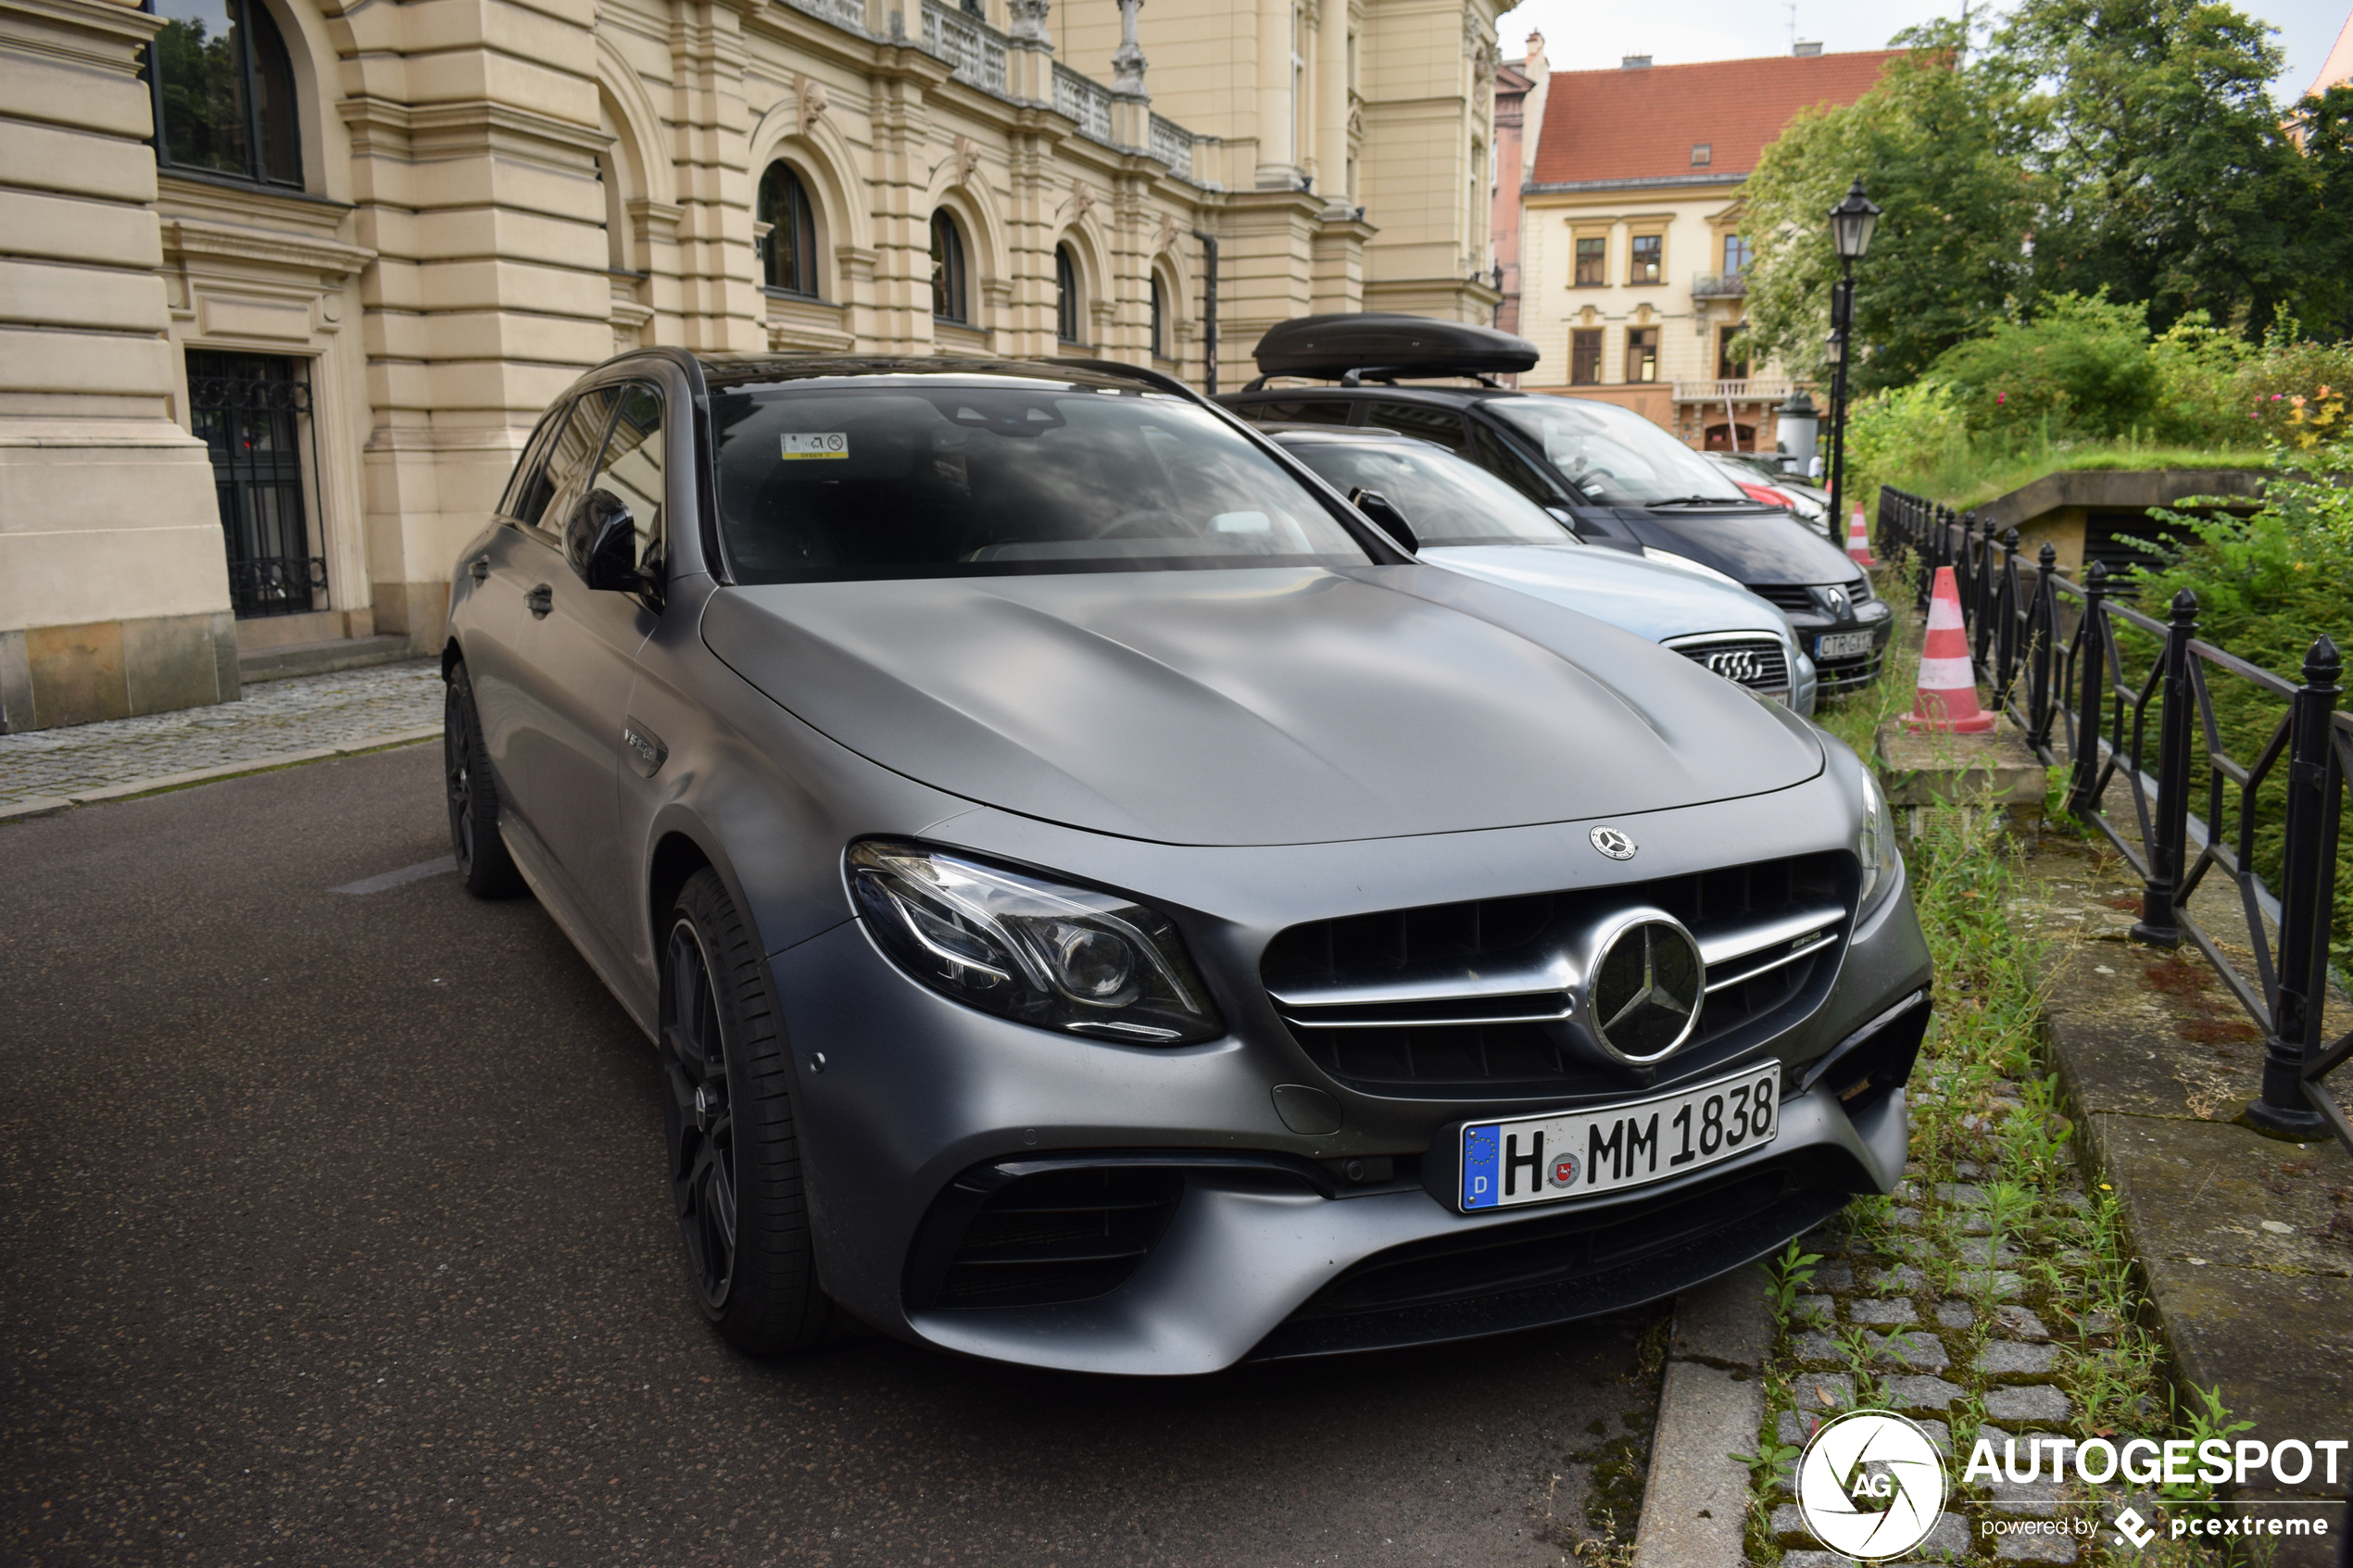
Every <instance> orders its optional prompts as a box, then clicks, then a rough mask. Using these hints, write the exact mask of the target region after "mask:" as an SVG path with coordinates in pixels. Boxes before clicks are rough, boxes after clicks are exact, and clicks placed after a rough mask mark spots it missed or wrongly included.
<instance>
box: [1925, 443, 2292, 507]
mask: <svg viewBox="0 0 2353 1568" xmlns="http://www.w3.org/2000/svg"><path fill="white" fill-rule="evenodd" d="M2270 462H2271V455H2270V454H2269V453H2268V452H2266V451H2264V450H2262V449H2260V448H2256V449H2247V448H2243V447H2213V446H2158V445H2145V444H2144V443H2141V442H2138V441H2133V440H2121V441H2082V442H2076V441H2046V440H2039V439H2037V440H2030V441H2028V442H2026V443H2024V444H2023V445H2016V446H2012V445H2010V444H2008V443H2006V442H1998V441H1994V440H1991V439H1985V438H1981V439H1980V440H1977V441H1972V442H1969V443H1967V444H1960V445H1953V446H1950V447H1947V448H1946V449H1944V451H1942V452H1940V453H1938V454H1937V457H1936V459H1935V460H1934V461H1933V462H1931V463H1927V464H1924V465H1922V466H1920V467H1919V468H1917V469H1912V470H1906V471H1905V472H1901V473H1894V474H1890V475H1888V476H1887V478H1886V481H1885V482H1886V483H1889V484H1893V485H1894V486H1895V487H1896V488H1897V489H1899V490H1908V491H1910V492H1912V494H1914V495H1931V496H1934V497H1935V498H1936V499H1938V500H1941V501H1943V502H1944V504H1945V505H1947V506H1949V507H1951V508H1953V509H1954V510H1956V511H1964V512H1965V511H1968V510H1969V509H1970V508H1975V507H1982V506H1984V505H1985V504H1986V503H1987V502H1989V501H1994V500H1997V499H1999V498H2000V497H2002V496H2004V495H2008V494H2009V493H2010V492H2011V491H2013V490H2017V489H2020V488H2022V487H2023V486H2025V485H2029V484H2032V483H2034V482H2035V481H2036V480H2038V479H2040V478H2042V477H2043V476H2044V475H2045V474H2051V473H2067V472H2076V471H2082V470H2118V471H2126V472H2130V471H2133V470H2142V469H2259V468H2267V467H2269V466H2270Z"/></svg>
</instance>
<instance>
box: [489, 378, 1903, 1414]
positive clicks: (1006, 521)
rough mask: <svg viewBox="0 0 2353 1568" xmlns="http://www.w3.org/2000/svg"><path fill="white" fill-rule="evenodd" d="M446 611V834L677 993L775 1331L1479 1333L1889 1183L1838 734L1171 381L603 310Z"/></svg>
mask: <svg viewBox="0 0 2353 1568" xmlns="http://www.w3.org/2000/svg"><path fill="white" fill-rule="evenodd" d="M449 626H450V632H449V639H448V643H447V648H446V650H445V652H444V656H443V659H444V666H445V669H446V671H447V679H448V691H447V746H446V755H447V786H448V806H449V822H450V830H451V834H452V837H453V840H454V842H455V845H456V850H457V854H458V857H459V863H460V866H461V868H462V870H463V872H464V874H465V878H466V882H467V884H468V886H469V887H470V888H471V889H472V891H473V892H475V893H476V894H479V895H481V896H484V897H497V896H502V895H509V894H513V893H518V892H521V891H522V890H523V889H525V888H528V889H529V890H530V891H531V892H533V893H535V895H537V897H539V899H540V900H541V902H542V903H543V904H544V905H545V906H546V907H547V910H548V912H549V913H550V914H551V915H552V916H553V917H554V919H555V920H556V922H558V923H559V924H560V926H561V927H562V929H563V930H564V931H565V933H566V934H567V935H569V936H570V937H571V939H572V940H573V943H574V944H575V945H577V947H579V949H580V951H581V952H582V953H583V954H584V955H585V957H586V959H587V960H588V961H589V963H590V964H591V965H593V966H594V967H595V969H596V970H597V972H598V973H599V974H600V975H601V976H602V977H603V979H604V981H605V983H606V985H609V986H610V988H611V990H612V992H613V994H614V996H615V997H618V998H619V999H620V1001H621V1003H622V1005H623V1007H624V1008H626V1009H627V1010H628V1011H629V1013H630V1014H631V1016H632V1017H634V1018H635V1020H636V1021H637V1022H638V1024H639V1025H640V1026H641V1027H642V1028H643V1029H644V1030H645V1032H646V1034H647V1035H648V1037H649V1038H650V1039H651V1040H652V1041H653V1042H654V1045H655V1048H656V1049H657V1051H658V1052H659V1053H660V1058H661V1069H662V1075H663V1079H664V1082H665V1083H666V1085H667V1094H666V1096H665V1100H664V1108H663V1109H664V1113H665V1118H666V1123H667V1141H668V1148H667V1150H666V1158H667V1160H668V1164H669V1171H670V1176H671V1182H672V1190H673V1195H674V1198H675V1206H676V1210H677V1221H678V1224H679V1228H680V1231H681V1234H682V1236H683V1238H684V1241H685V1252H686V1261H687V1265H688V1273H689V1277H690V1279H691V1281H692V1286H693V1289H694V1293H695V1295H696V1297H697V1298H698V1300H699V1302H700V1306H701V1310H702V1311H703V1312H704V1313H705V1314H706V1315H707V1317H708V1318H709V1319H710V1320H711V1322H712V1323H715V1324H716V1325H718V1327H719V1329H720V1330H721V1331H722V1332H723V1333H724V1335H725V1336H726V1337H727V1338H728V1339H729V1340H730V1341H731V1342H733V1343H734V1344H736V1345H737V1346H739V1347H741V1348H744V1349H746V1350H749V1351H755V1352H774V1351H782V1350H789V1349H795V1348H806V1347H809V1346H812V1345H814V1344H817V1343H819V1342H821V1341H822V1340H823V1339H824V1338H825V1336H827V1334H828V1333H829V1331H831V1330H832V1328H833V1327H834V1326H835V1324H836V1323H837V1322H838V1321H839V1320H840V1317H841V1314H844V1313H846V1314H849V1315H850V1316H853V1317H855V1318H856V1319H858V1320H860V1321H862V1322H863V1323H867V1324H869V1325H871V1326H873V1327H875V1328H876V1329H880V1330H882V1331H884V1332H887V1333H889V1334H893V1335H897V1336H900V1337H903V1338H906V1339H911V1340H916V1341H921V1342H923V1343H926V1344H930V1345H934V1346H938V1347H941V1348H947V1349H951V1350H957V1351H962V1352H965V1353H967V1354H971V1355H975V1356H984V1357H992V1358H996V1359H999V1360H1003V1361H1020V1362H1027V1363H1032V1364H1036V1365H1040V1366H1051V1367H1061V1368H1069V1369H1076V1370H1082V1371H1090V1372H1102V1373H1120V1374H1190V1373H1205V1372H1211V1371H1214V1370H1216V1369H1218V1368H1221V1367H1226V1366H1229V1365H1231V1364H1233V1363H1235V1362H1237V1361H1244V1360H1250V1359H1253V1358H1256V1359H1270V1358H1279V1357H1292V1356H1309V1355H1321V1354H1328V1353H1332V1352H1338V1351H1348V1350H1359V1349H1368V1348H1378V1347H1386V1346H1397V1345H1407V1344H1416V1343H1425V1342H1429V1341H1435V1340H1444V1339H1455V1338H1463V1337H1467V1336H1479V1335H1491V1334H1498V1333H1504V1332H1506V1331H1510V1330H1516V1329H1521V1328H1527V1327H1531V1326H1535V1325H1538V1324H1544V1323H1559V1322H1563V1321H1566V1320H1570V1319H1575V1318H1579V1317H1583V1316H1587V1315H1589V1314H1592V1313H1596V1312H1601V1311H1610V1310H1612V1309H1616V1308H1620V1307H1625V1306H1629V1305H1631V1304H1634V1303H1638V1302H1642V1301H1646V1300H1650V1299H1653V1298H1658V1297H1662V1296H1666V1295H1669V1294H1672V1293H1673V1292H1676V1291H1678V1290H1680V1289H1682V1288H1684V1287H1686V1286H1691V1285H1692V1284H1694V1283H1696V1282H1698V1281H1701V1280H1704V1279H1706V1278H1708V1277H1710V1276H1712V1275H1715V1274H1717V1273H1721V1272H1723V1271H1725V1270H1728V1269H1730V1268H1733V1267H1736V1266H1738V1265H1740V1264H1743V1263H1745V1262H1747V1261H1750V1260H1752V1259H1755V1258H1756V1257H1759V1256H1760V1255H1763V1254H1765V1253H1767V1252H1770V1251H1773V1250H1775V1249H1777V1248H1780V1246H1782V1245H1783V1244H1784V1243H1786V1242H1787V1241H1788V1240H1789V1239H1790V1238H1791V1237H1792V1236H1795V1235H1797V1234H1798V1233H1800V1232H1802V1231H1804V1230H1806V1228H1807V1227H1809V1226H1811V1225H1813V1224H1814V1223H1817V1222H1818V1221H1819V1220H1821V1219H1822V1218H1823V1217H1824V1216H1826V1215H1828V1214H1830V1213H1831V1211H1833V1210H1836V1209H1837V1208H1838V1207H1839V1206H1840V1205H1841V1204H1842V1203H1843V1202H1844V1201H1845V1199H1846V1198H1847V1197H1848V1195H1850V1194H1854V1193H1858V1192H1877V1191H1885V1190H1887V1189H1888V1188H1890V1187H1891V1186H1893V1185H1894V1183H1895V1181H1896V1180H1897V1178H1898V1177H1899V1175H1900V1174H1901V1173H1902V1169H1903V1164H1904V1157H1905V1145H1906V1116H1905V1089H1904V1085H1905V1082H1906V1078H1907V1076H1908V1075H1909V1073H1910V1071H1911V1067H1912V1062H1913V1059H1914V1057H1915V1055H1916V1054H1917V1052H1918V1049H1919V1043H1920V1038H1921V1035H1922V1032H1923V1030H1924V1029H1925V1028H1926V1026H1927V1022H1928V1018H1929V1006H1930V978H1931V977H1930V969H1929V960H1928V954H1927V949H1926V947H1925V945H1924V944H1923V942H1922V940H1921V936H1920V932H1919V924H1918V922H1917V921H1916V919H1915V917H1914V915H1913V912H1912V909H1911V901H1910V899H1909V897H1908V896H1907V894H1906V886H1905V872H1904V869H1903V865H1902V862H1901V860H1900V859H1899V858H1898V856H1897V854H1896V851H1895V846H1894V840H1893V837H1892V833H1891V825H1890V821H1889V814H1888V811H1887V809H1886V807H1885V806H1884V804H1883V803H1882V801H1881V797H1880V795H1879V793H1878V792H1877V790H1876V789H1875V787H1874V785H1873V784H1872V781H1871V778H1870V775H1869V772H1868V771H1866V770H1865V769H1864V768H1863V767H1862V766H1861V765H1860V764H1858V762H1857V761H1856V758H1855V757H1854V756H1853V755H1852V754H1851V753H1850V752H1848V751H1847V750H1846V749H1845V748H1844V747H1843V746H1841V745H1839V744H1838V743H1837V742H1836V741H1834V740H1832V739H1831V738H1829V737H1828V736H1826V735H1825V734H1823V733H1822V732H1820V731H1819V730H1818V729H1816V728H1814V727H1813V726H1811V725H1809V724H1808V723H1806V721H1804V720H1802V719H1800V718H1798V717H1797V716H1796V715H1794V714H1793V713H1792V712H1791V711H1790V710H1789V709H1787V708H1785V707H1783V706H1781V705H1780V704H1777V703H1773V702H1770V701H1768V700H1765V699H1764V698H1762V697H1761V696H1757V695H1755V693H1752V692H1750V691H1748V690H1745V689H1743V688H1742V687H1740V686H1738V685H1735V684H1731V683H1730V682H1729V681H1725V680H1722V679H1719V678H1718V676H1716V675H1713V674H1710V673H1709V672H1708V671H1705V670H1704V669H1702V668H1700V667H1698V666H1697V665H1695V664H1693V663H1692V661H1691V660H1689V659H1685V658H1683V657H1681V656H1680V655H1679V654H1677V653H1675V652H1673V651H1671V650H1669V649H1667V648H1663V647H1660V646H1656V645H1655V644H1653V643H1651V642H1648V641H1646V640H1644V639H1643V638H1642V637H1639V636H1636V635H1633V634H1631V633H1626V632H1623V631H1619V630H1617V629H1616V628H1613V627H1611V626H1608V625H1605V624H1604V623H1603V622H1602V621H1596V620H1592V619H1590V618H1588V617H1586V616H1584V615H1581V614H1579V613H1578V612H1577V611H1575V610H1573V609H1570V608H1565V607H1563V606H1561V605H1557V604H1554V603H1548V602H1546V601H1545V600H1543V599H1541V598H1538V597H1534V596H1529V595H1528V594H1524V593H1519V592H1516V591H1514V590H1512V589H1510V588H1508V587H1504V586H1501V585H1498V584H1495V583H1487V582H1483V581H1479V580H1477V579H1474V578H1470V577H1466V576H1465V575H1463V574H1461V573H1459V572H1454V571H1445V570H1443V569H1441V568H1439V567H1435V566H1429V565H1425V564H1422V563H1421V562H1419V561H1417V560H1416V558H1414V556H1413V555H1412V553H1411V552H1410V550H1409V549H1408V548H1406V547H1404V546H1403V545H1402V544H1401V542H1400V541H1399V540H1397V539H1394V538H1392V537H1390V535H1388V534H1387V533H1383V532H1382V531H1381V530H1380V528H1378V526H1377V525H1376V524H1375V523H1374V522H1373V521H1371V520H1370V519H1369V518H1367V517H1366V516H1365V514H1363V513H1361V512H1359V511H1357V510H1356V509H1355V508H1352V507H1351V506H1350V505H1349V504H1348V503H1347V501H1346V500H1345V499H1344V498H1343V497H1342V495H1340V493H1339V492H1338V491H1336V490H1334V489H1333V488H1332V487H1331V486H1330V485H1329V484H1327V483H1326V482H1325V481H1324V480H1322V479H1320V478H1318V477H1317V476H1316V474H1315V471H1314V470H1312V469H1310V468H1308V467H1307V466H1305V465H1304V464H1302V462H1301V461H1300V460H1299V459H1298V458H1296V457H1294V456H1292V455H1291V454H1290V453H1287V452H1285V451H1284V450H1283V449H1282V448H1281V447H1279V446H1278V445H1276V444H1274V443H1272V442H1270V441H1268V440H1267V439H1265V437H1264V436H1262V435H1259V434H1257V433H1255V432H1253V431H1252V430H1251V429H1250V427H1248V426H1247V425H1245V424H1243V423H1241V422H1240V421H1239V420H1237V419H1235V418H1234V417H1233V416H1232V415H1230V414H1227V413H1226V412H1225V411H1223V410H1221V409H1219V408H1216V407H1215V406H1214V405H1212V404H1210V403H1208V402H1206V401H1205V400H1203V399H1202V398H1201V397H1200V396H1198V395H1194V394H1193V393H1191V392H1190V391H1189V390H1188V389H1186V388H1185V387H1184V386H1183V385H1182V384H1180V383H1176V382H1175V381H1173V380H1170V379H1168V378H1166V377H1164V376H1160V375H1157V374H1155V373H1153V372H1151V371H1147V370H1134V369H1130V368H1127V367H1124V366H1117V365H1110V364H1096V363H1085V364H1081V363H1076V362H1072V363H1059V362H1056V363H1041V362H1013V361H998V360H969V361H966V360H951V359H935V358H898V359H890V358H843V359H821V358H793V357H746V358H707V357H706V358H696V357H692V356H689V355H686V354H684V353H680V352H675V351H669V350H647V351H644V352H640V353H636V354H631V355H627V356H624V357H623V358H617V359H615V360H612V361H611V362H610V363H608V364H606V365H604V366H601V367H599V368H598V369H597V370H593V371H591V372H590V373H589V374H588V375H586V376H585V377H584V378H582V380H581V381H580V383H578V384H577V385H576V386H574V387H573V389H572V390H571V391H570V392H569V393H567V394H566V395H564V396H563V397H562V398H560V400H559V401H558V402H557V404H556V406H555V407H554V408H551V409H550V410H549V411H548V413H547V417H546V419H545V420H543V421H542V422H541V424H540V426H539V429H538V431H537V432H536V433H535V435H534V436H533V438H532V440H531V443H530V445H529V446H528V447H527V449H526V451H525V453H524V456H523V458H522V462H521V463H520V465H519V466H518V467H517V469H516V470H515V473H514V477H513V479H512V481H511V482H510V484H509V486H508V489H507V492H506V494H505V495H504V497H503V499H502V501H501V503H500V507H499V515H498V517H497V520H496V521H494V523H493V524H492V526H491V527H489V528H488V529H487V530H486V531H485V532H484V533H482V535H481V536H480V537H478V538H476V539H475V540H473V541H472V543H471V544H469V545H468V546H467V547H466V549H465V551H464V553H463V554H462V555H461V556H460V557H459V560H458V562H457V566H456V571H455V573H454V576H453V579H452V582H451V608H450V621H449ZM649 1153H650V1151H649Z"/></svg>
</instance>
